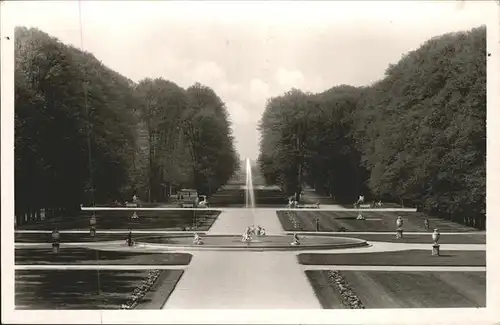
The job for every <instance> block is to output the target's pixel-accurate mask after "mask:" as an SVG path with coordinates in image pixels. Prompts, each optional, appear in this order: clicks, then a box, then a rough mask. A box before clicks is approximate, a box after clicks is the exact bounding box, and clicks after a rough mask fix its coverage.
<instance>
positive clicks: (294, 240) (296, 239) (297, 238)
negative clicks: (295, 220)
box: [290, 233, 300, 246]
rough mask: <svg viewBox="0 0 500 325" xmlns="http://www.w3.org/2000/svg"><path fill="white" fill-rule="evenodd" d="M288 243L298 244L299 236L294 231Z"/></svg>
mask: <svg viewBox="0 0 500 325" xmlns="http://www.w3.org/2000/svg"><path fill="white" fill-rule="evenodd" d="M290 245H292V246H297V245H300V242H299V236H298V235H297V234H296V233H294V234H293V239H292V242H291V243H290Z"/></svg>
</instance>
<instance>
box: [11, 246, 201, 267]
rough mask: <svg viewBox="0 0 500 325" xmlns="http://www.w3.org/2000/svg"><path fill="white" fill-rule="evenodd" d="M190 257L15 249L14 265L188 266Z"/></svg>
mask: <svg viewBox="0 0 500 325" xmlns="http://www.w3.org/2000/svg"><path fill="white" fill-rule="evenodd" d="M96 252H97V254H96ZM97 255H98V256H97ZM97 257H99V259H97ZM191 257H192V256H191V254H186V253H135V252H127V251H125V252H123V251H96V250H93V249H88V248H77V247H66V248H64V246H62V248H61V251H60V252H59V253H57V254H56V253H52V249H50V248H25V249H24V248H23V249H20V248H17V249H16V250H15V263H16V264H18V265H33V264H37V265H51V264H67V265H69V264H73V265H75V264H83V265H85V264H87V265H88V264H101V265H188V264H189V263H190V262H191Z"/></svg>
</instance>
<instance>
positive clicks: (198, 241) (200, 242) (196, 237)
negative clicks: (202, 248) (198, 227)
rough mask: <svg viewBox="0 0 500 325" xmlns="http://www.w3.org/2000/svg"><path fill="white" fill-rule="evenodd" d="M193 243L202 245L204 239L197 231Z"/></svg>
mask: <svg viewBox="0 0 500 325" xmlns="http://www.w3.org/2000/svg"><path fill="white" fill-rule="evenodd" d="M193 244H194V245H202V244H203V240H202V239H201V238H200V236H199V235H198V233H197V232H195V233H194V238H193Z"/></svg>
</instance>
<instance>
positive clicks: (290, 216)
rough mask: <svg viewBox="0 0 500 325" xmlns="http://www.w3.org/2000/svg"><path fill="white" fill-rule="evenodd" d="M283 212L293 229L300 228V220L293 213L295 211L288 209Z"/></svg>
mask: <svg viewBox="0 0 500 325" xmlns="http://www.w3.org/2000/svg"><path fill="white" fill-rule="evenodd" d="M285 213H286V216H287V217H288V220H289V221H290V223H291V224H292V227H293V229H302V227H301V225H300V221H299V219H298V218H297V216H296V215H295V213H292V212H289V211H286V212H285Z"/></svg>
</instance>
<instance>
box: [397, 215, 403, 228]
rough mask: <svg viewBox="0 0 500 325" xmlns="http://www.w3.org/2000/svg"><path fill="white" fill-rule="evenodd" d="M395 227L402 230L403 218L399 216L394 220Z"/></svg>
mask: <svg viewBox="0 0 500 325" xmlns="http://www.w3.org/2000/svg"><path fill="white" fill-rule="evenodd" d="M396 227H398V228H402V227H403V218H402V217H401V216H399V217H398V218H397V219H396Z"/></svg>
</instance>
